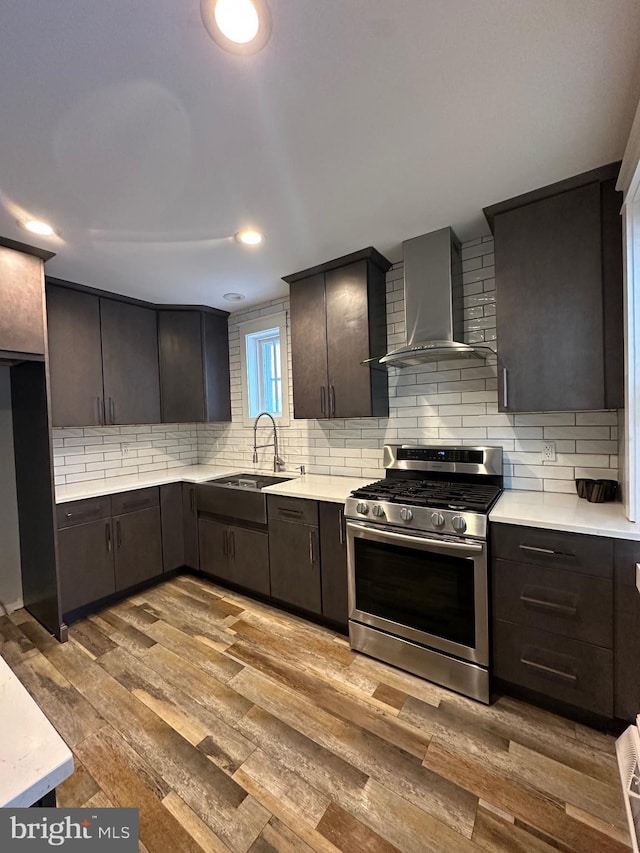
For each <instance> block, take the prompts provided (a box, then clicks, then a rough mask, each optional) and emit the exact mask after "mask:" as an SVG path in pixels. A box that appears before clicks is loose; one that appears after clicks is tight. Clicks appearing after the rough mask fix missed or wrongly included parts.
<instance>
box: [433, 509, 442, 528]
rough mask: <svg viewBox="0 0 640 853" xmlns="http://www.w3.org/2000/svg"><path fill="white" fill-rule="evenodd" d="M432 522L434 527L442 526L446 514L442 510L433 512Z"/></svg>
mask: <svg viewBox="0 0 640 853" xmlns="http://www.w3.org/2000/svg"><path fill="white" fill-rule="evenodd" d="M431 524H433V526H434V527H442V526H443V525H444V515H443V514H442V513H441V512H432V513H431Z"/></svg>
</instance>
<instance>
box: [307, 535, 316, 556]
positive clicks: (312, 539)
mask: <svg viewBox="0 0 640 853" xmlns="http://www.w3.org/2000/svg"><path fill="white" fill-rule="evenodd" d="M315 538H316V535H315V533H314V531H313V530H310V531H309V562H310V563H315V561H316V549H315Z"/></svg>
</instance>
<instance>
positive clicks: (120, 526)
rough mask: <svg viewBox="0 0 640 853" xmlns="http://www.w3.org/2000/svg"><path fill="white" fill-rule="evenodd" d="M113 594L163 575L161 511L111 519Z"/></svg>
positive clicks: (156, 510)
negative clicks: (114, 572)
mask: <svg viewBox="0 0 640 853" xmlns="http://www.w3.org/2000/svg"><path fill="white" fill-rule="evenodd" d="M113 527H114V539H115V565H116V592H118V591H120V590H122V589H128V588H129V587H130V586H134V585H135V584H138V583H142V581H146V580H150V579H151V578H154V577H156V576H157V575H160V574H162V527H161V523H160V509H159V508H158V507H151V508H150V509H143V510H140V511H139V512H130V513H127V514H126V515H118V516H116V517H115V518H114V519H113Z"/></svg>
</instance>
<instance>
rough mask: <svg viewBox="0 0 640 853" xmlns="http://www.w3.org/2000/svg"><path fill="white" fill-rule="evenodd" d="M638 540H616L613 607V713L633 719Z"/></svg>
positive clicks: (639, 637)
mask: <svg viewBox="0 0 640 853" xmlns="http://www.w3.org/2000/svg"><path fill="white" fill-rule="evenodd" d="M639 562H640V542H618V541H617V542H616V544H615V569H614V571H615V574H614V578H615V581H614V608H615V636H614V650H615V715H616V717H619V718H620V719H623V720H634V719H635V716H636V714H638V713H640V676H639V674H638V672H639V667H640V663H639V662H640V592H639V591H638V589H637V587H636V563H639Z"/></svg>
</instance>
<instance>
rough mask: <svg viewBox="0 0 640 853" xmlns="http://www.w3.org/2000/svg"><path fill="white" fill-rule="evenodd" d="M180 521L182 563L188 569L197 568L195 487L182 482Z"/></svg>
mask: <svg viewBox="0 0 640 853" xmlns="http://www.w3.org/2000/svg"><path fill="white" fill-rule="evenodd" d="M182 521H183V525H184V564H185V566H187V567H188V568H189V569H197V568H198V512H197V509H196V487H195V485H194V484H193V483H183V484H182Z"/></svg>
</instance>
